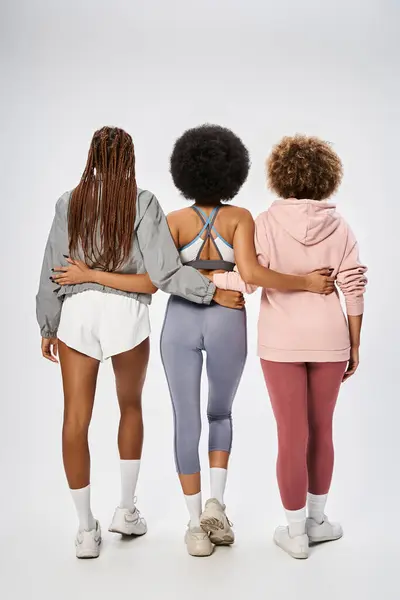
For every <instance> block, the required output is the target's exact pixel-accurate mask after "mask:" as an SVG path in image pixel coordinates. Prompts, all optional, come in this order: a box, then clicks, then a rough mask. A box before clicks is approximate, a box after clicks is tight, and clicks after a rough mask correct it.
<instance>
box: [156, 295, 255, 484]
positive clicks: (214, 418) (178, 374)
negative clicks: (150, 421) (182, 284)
mask: <svg viewBox="0 0 400 600" xmlns="http://www.w3.org/2000/svg"><path fill="white" fill-rule="evenodd" d="M203 350H204V351H205V352H206V354H207V376H208V387H209V397H208V406H207V416H208V421H209V451H210V452H211V451H213V450H223V451H225V452H230V450H231V445H232V417H231V412H232V403H233V400H234V398H235V395H236V390H237V388H238V385H239V382H240V378H241V376H242V373H243V368H244V365H245V362H246V355H247V333H246V312H245V310H233V309H229V308H224V307H222V306H219V305H218V304H214V303H212V304H211V305H210V306H205V305H199V304H194V303H192V302H188V301H187V300H183V299H182V298H178V297H176V296H172V297H171V298H170V300H169V302H168V306H167V312H166V315H165V321H164V327H163V331H162V334H161V357H162V361H163V365H164V370H165V374H166V377H167V381H168V385H169V390H170V394H171V399H172V406H173V411H174V424H175V462H176V468H177V471H178V473H182V474H185V475H190V474H192V473H198V472H199V471H200V461H199V441H200V433H201V415H200V385H201V372H202V367H203V354H202V351H203Z"/></svg>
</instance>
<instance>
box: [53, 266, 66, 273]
mask: <svg viewBox="0 0 400 600" xmlns="http://www.w3.org/2000/svg"><path fill="white" fill-rule="evenodd" d="M68 269H69V267H54V269H52V271H53V273H63V272H64V273H65V272H66V271H68Z"/></svg>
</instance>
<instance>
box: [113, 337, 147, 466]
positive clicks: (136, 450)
mask: <svg viewBox="0 0 400 600" xmlns="http://www.w3.org/2000/svg"><path fill="white" fill-rule="evenodd" d="M149 354H150V341H149V338H147V339H146V340H145V341H144V342H142V343H141V344H139V346H136V347H135V348H132V350H128V352H123V353H122V354H118V355H117V356H113V357H112V364H113V368H114V374H115V382H116V387H117V395H118V402H119V407H120V411H121V419H120V422H119V431H118V448H119V454H120V458H121V459H122V460H139V459H140V458H141V456H142V446H143V418H142V390H143V385H144V382H145V379H146V372H147V365H148V362H149Z"/></svg>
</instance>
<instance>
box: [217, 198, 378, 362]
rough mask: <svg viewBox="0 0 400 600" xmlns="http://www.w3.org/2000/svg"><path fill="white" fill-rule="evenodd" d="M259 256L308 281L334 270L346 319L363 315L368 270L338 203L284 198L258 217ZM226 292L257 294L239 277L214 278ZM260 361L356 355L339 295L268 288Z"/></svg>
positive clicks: (333, 359) (275, 267)
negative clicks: (318, 272) (313, 274)
mask: <svg viewBox="0 0 400 600" xmlns="http://www.w3.org/2000/svg"><path fill="white" fill-rule="evenodd" d="M255 243H256V250H257V254H258V260H259V262H260V264H261V265H263V266H264V267H269V268H270V269H273V270H274V271H279V272H280V273H290V274H293V275H303V274H306V273H310V272H311V271H314V270H316V269H320V268H323V267H332V268H333V269H334V271H333V276H336V278H337V284H338V286H339V288H340V289H341V291H342V293H343V294H344V297H345V301H346V307H347V314H348V315H360V314H362V313H363V310H364V297H363V294H364V292H365V285H366V283H367V279H366V277H365V272H366V270H367V269H366V267H365V266H363V265H362V264H361V263H360V261H359V258H358V246H357V242H356V240H355V238H354V235H353V233H352V232H351V230H350V228H349V227H348V225H347V223H346V222H345V221H344V219H343V218H342V217H341V216H340V215H339V214H338V213H337V212H336V207H335V205H334V204H328V203H327V202H317V201H315V200H296V199H289V200H278V201H277V202H274V203H273V204H272V206H271V207H270V208H269V210H268V211H266V212H264V213H262V214H261V215H260V216H259V217H258V218H257V219H256V237H255ZM214 282H215V284H216V285H217V287H219V288H221V289H233V290H237V291H241V292H247V293H251V292H253V291H255V290H256V287H255V286H249V285H246V284H245V283H244V282H243V280H242V279H241V277H240V275H239V273H238V272H237V271H236V272H232V273H221V274H217V275H214ZM258 355H259V356H260V358H263V359H265V360H270V361H274V362H339V361H344V360H348V358H349V356H350V339H349V332H348V327H347V322H346V318H345V316H344V313H343V311H342V308H341V304H340V300H339V295H338V294H337V293H333V294H331V295H330V296H322V295H318V294H312V293H310V292H279V291H277V290H272V289H268V290H266V289H264V290H263V291H262V297H261V309H260V317H259V322H258Z"/></svg>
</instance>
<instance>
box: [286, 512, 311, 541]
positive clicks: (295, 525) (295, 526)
mask: <svg viewBox="0 0 400 600" xmlns="http://www.w3.org/2000/svg"><path fill="white" fill-rule="evenodd" d="M285 513H286V518H287V522H288V524H289V535H290V537H296V536H298V535H304V534H305V532H306V518H307V513H306V507H304V508H300V510H285Z"/></svg>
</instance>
